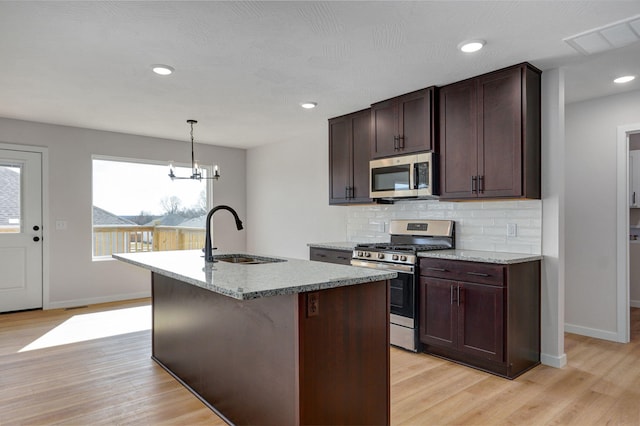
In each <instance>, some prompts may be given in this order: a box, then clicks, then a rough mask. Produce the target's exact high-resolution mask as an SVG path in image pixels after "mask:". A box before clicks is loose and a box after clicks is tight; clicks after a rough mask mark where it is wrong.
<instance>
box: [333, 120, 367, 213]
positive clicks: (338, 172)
mask: <svg viewBox="0 0 640 426" xmlns="http://www.w3.org/2000/svg"><path fill="white" fill-rule="evenodd" d="M370 136H371V110H370V109H365V110H362V111H359V112H354V113H352V114H347V115H343V116H340V117H335V118H331V119H329V204H362V203H370V202H372V200H371V198H369V144H370V139H371V138H370Z"/></svg>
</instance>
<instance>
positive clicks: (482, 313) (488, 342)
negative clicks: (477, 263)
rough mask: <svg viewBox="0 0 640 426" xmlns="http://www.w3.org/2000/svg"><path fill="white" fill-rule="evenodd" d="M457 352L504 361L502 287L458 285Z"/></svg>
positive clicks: (471, 284)
mask: <svg viewBox="0 0 640 426" xmlns="http://www.w3.org/2000/svg"><path fill="white" fill-rule="evenodd" d="M458 285H459V287H460V296H459V302H460V307H459V312H458V314H459V321H460V326H459V328H458V333H459V335H458V340H459V345H458V347H459V349H460V350H462V351H463V352H466V353H469V354H473V355H476V356H479V357H482V358H485V359H490V360H494V361H503V360H504V308H503V303H504V291H505V289H504V287H498V286H489V285H482V284H473V283H459V284H458Z"/></svg>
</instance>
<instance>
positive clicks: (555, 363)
mask: <svg viewBox="0 0 640 426" xmlns="http://www.w3.org/2000/svg"><path fill="white" fill-rule="evenodd" d="M540 362H541V363H542V364H543V365H546V366H548V367H554V368H562V367H564V366H566V365H567V354H562V355H560V356H556V355H549V354H540Z"/></svg>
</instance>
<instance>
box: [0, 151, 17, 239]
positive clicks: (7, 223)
mask: <svg viewBox="0 0 640 426" xmlns="http://www.w3.org/2000/svg"><path fill="white" fill-rule="evenodd" d="M21 169H22V168H21V166H18V165H13V164H2V163H0V232H4V233H11V234H15V233H19V232H20V210H21V205H20V192H21V190H20V183H21V182H20V171H21Z"/></svg>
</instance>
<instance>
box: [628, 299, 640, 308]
mask: <svg viewBox="0 0 640 426" xmlns="http://www.w3.org/2000/svg"><path fill="white" fill-rule="evenodd" d="M629 305H630V306H631V307H632V308H640V300H630V301H629Z"/></svg>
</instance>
